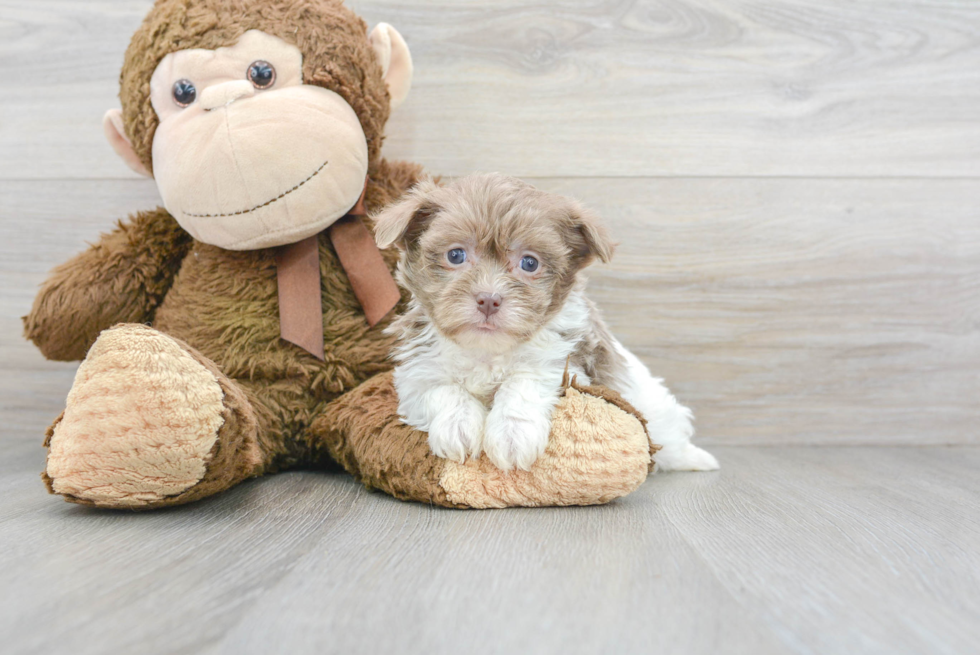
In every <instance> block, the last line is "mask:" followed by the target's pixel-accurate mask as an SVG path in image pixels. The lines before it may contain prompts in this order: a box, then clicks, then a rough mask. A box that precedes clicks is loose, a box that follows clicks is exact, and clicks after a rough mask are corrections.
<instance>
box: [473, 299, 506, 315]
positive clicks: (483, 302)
mask: <svg viewBox="0 0 980 655" xmlns="http://www.w3.org/2000/svg"><path fill="white" fill-rule="evenodd" d="M501 302H502V300H501V298H500V294H497V293H478V294H476V308H477V309H479V310H480V311H481V312H483V315H484V316H486V317H487V318H490V317H491V316H493V315H494V314H496V313H497V312H499V311H500V303H501Z"/></svg>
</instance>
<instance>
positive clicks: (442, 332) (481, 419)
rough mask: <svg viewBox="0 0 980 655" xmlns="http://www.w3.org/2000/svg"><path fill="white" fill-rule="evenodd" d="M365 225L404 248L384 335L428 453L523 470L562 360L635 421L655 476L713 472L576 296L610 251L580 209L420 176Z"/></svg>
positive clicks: (510, 190) (481, 184)
mask: <svg viewBox="0 0 980 655" xmlns="http://www.w3.org/2000/svg"><path fill="white" fill-rule="evenodd" d="M375 220H376V227H375V236H376V239H377V241H378V245H379V246H381V247H387V246H390V245H392V244H397V245H398V246H399V248H400V249H401V250H402V257H401V261H400V263H399V265H398V280H399V282H400V284H402V286H404V287H405V288H406V289H408V290H409V291H411V292H412V300H411V302H410V304H409V307H408V309H407V311H406V312H405V313H404V314H403V315H402V316H400V317H399V318H398V319H397V320H396V321H395V322H394V323H393V324H392V325H391V327H390V328H389V330H391V332H392V333H393V334H395V335H397V337H398V339H399V342H398V344H397V346H396V348H395V351H394V355H393V356H394V359H395V361H396V367H395V372H394V376H395V388H396V389H397V391H398V397H399V406H398V411H399V414H400V415H401V417H402V419H403V420H404V421H405V422H406V423H407V424H409V425H411V426H413V427H416V428H418V429H419V430H423V431H426V432H428V434H429V439H428V440H429V446H430V447H431V448H432V452H433V453H435V454H436V455H438V456H440V457H445V458H448V459H452V460H456V461H459V462H462V461H464V460H465V458H466V457H467V456H470V457H477V456H479V454H480V453H481V452H485V453H486V454H487V456H488V457H489V458H490V460H491V461H492V462H493V463H494V464H495V465H496V466H497V467H499V468H501V469H504V470H507V469H511V468H513V467H514V466H516V467H518V468H520V469H525V470H526V469H528V468H530V466H531V465H532V464H533V463H534V461H535V459H537V458H538V457H539V456H540V455H541V454H542V453H543V452H544V450H545V447H546V446H547V443H548V434H549V432H550V426H551V414H552V411H553V409H554V407H555V404H556V403H557V401H558V397H559V390H560V386H561V380H562V374H563V372H564V369H565V366H566V362H568V365H569V371H570V373H572V374H575V375H577V376H578V379H579V381H580V382H583V383H586V384H590V383H591V384H601V385H604V386H606V387H609V388H611V389H614V390H615V391H618V392H619V393H620V394H622V395H623V396H624V397H625V398H626V400H628V401H629V402H630V403H631V404H632V405H633V406H634V407H636V409H637V410H639V411H640V413H641V414H643V416H644V417H645V418H646V419H647V421H648V426H647V427H648V429H649V433H650V439H651V440H652V441H653V442H654V443H657V444H660V445H662V446H663V449H662V450H661V451H660V452H659V453H658V454H657V457H656V461H657V464H658V467H659V468H660V469H661V470H694V471H704V470H713V469H716V468H718V462H717V461H716V460H715V458H714V457H713V456H712V455H711V454H709V453H708V452H706V451H704V450H702V449H700V448H698V447H696V446H694V445H693V444H691V436H692V434H693V433H694V429H693V427H692V425H691V412H690V410H688V409H687V408H686V407H684V406H683V405H681V404H679V403H678V402H677V400H676V399H675V398H674V396H673V395H671V394H670V392H669V391H668V390H667V388H666V387H664V385H663V383H662V381H661V380H659V379H657V378H654V377H653V376H652V375H650V372H649V371H648V370H647V368H646V367H645V366H644V365H643V363H642V362H640V360H639V359H637V358H636V356H634V355H633V354H632V353H630V352H629V351H628V350H626V349H625V348H624V347H623V346H622V345H621V344H620V343H619V341H617V340H616V338H615V337H613V336H612V334H610V332H609V330H608V329H607V328H606V325H605V323H604V322H603V320H602V317H601V316H600V315H599V311H598V310H597V308H596V307H595V305H594V304H593V303H592V302H591V301H590V300H589V299H588V298H586V296H585V279H584V276H583V275H582V273H581V272H582V270H583V269H584V268H585V267H586V266H588V265H589V264H590V263H592V262H593V261H594V260H595V259H599V260H600V261H603V262H606V261H608V260H609V258H610V257H611V256H612V252H613V243H612V241H611V240H610V238H609V236H608V234H607V233H606V231H605V229H604V228H603V226H602V225H601V224H600V223H599V222H598V220H597V219H596V218H595V217H594V216H593V215H592V214H590V213H589V212H587V211H586V210H585V209H583V208H582V207H581V206H580V205H579V204H578V203H576V202H575V201H573V200H570V199H568V198H563V197H560V196H556V195H552V194H548V193H544V192H542V191H539V190H537V189H535V188H533V187H531V186H530V185H528V184H525V183H523V182H521V181H519V180H517V179H514V178H509V177H505V176H502V175H496V174H492V175H473V176H469V177H465V178H462V179H458V180H456V181H454V182H452V183H450V184H447V185H446V186H438V185H436V184H435V183H433V182H431V181H423V182H421V183H419V184H418V185H417V186H416V187H415V188H414V189H413V190H412V191H411V192H410V193H409V194H408V196H407V197H406V198H405V199H404V200H402V201H401V202H398V203H397V204H395V205H392V206H390V207H388V208H387V209H385V210H384V211H383V212H382V213H381V214H380V215H378V216H377V217H375ZM460 251H463V253H464V254H462V255H461V254H460ZM528 257H530V258H532V259H533V260H534V262H536V265H535V263H533V262H531V261H529V260H527V259H525V258H528ZM461 260H462V261H461ZM526 269H532V270H526Z"/></svg>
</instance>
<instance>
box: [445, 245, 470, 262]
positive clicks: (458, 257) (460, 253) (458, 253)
mask: <svg viewBox="0 0 980 655" xmlns="http://www.w3.org/2000/svg"><path fill="white" fill-rule="evenodd" d="M446 259H447V260H448V261H449V263H450V264H452V265H453V266H459V265H460V264H462V263H463V262H465V261H466V251H465V250H463V249H462V248H453V249H452V250H450V251H449V252H447V253H446Z"/></svg>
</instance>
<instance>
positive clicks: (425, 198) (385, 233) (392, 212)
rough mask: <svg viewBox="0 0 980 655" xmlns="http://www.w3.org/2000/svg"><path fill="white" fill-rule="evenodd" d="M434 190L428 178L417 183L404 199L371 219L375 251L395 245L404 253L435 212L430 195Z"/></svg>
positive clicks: (436, 186) (435, 186)
mask: <svg viewBox="0 0 980 655" xmlns="http://www.w3.org/2000/svg"><path fill="white" fill-rule="evenodd" d="M438 188H439V185H438V184H436V183H435V182H433V181H432V180H431V179H429V178H426V179H423V180H419V182H418V183H417V184H416V185H415V186H414V187H412V189H411V191H409V192H408V194H407V195H406V196H405V198H403V199H402V200H399V201H398V202H396V203H394V204H393V205H388V206H387V207H385V208H384V209H382V210H381V212H380V213H379V214H377V215H376V216H374V240H375V241H376V242H377V244H378V247H379V248H387V247H389V246H391V245H396V246H398V248H400V249H401V250H407V249H408V247H409V246H411V245H412V244H413V243H414V242H415V241H416V240H417V239H418V237H419V235H420V234H421V233H422V232H423V231H424V230H425V226H426V224H427V223H428V220H429V219H430V218H432V216H433V214H435V213H436V211H437V210H438V208H437V207H436V206H435V204H434V203H433V202H432V198H431V195H432V192H433V191H435V190H436V189H438Z"/></svg>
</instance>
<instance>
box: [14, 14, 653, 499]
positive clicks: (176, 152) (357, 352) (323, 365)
mask: <svg viewBox="0 0 980 655" xmlns="http://www.w3.org/2000/svg"><path fill="white" fill-rule="evenodd" d="M411 75H412V64H411V57H410V55H409V51H408V48H407V46H406V44H405V41H404V40H403V39H402V37H401V36H400V35H399V34H398V32H397V31H395V30H394V29H393V28H392V27H391V26H388V25H386V24H383V23H382V24H380V25H378V26H377V27H375V28H374V29H373V30H372V31H371V32H370V34H369V33H368V31H367V26H366V25H365V23H364V22H363V21H362V20H361V19H360V18H359V17H357V16H356V15H355V14H353V13H352V12H351V11H350V10H348V9H347V8H346V7H344V6H343V5H342V3H341V2H339V1H338V0H277V1H275V2H269V1H268V0H238V1H236V2H227V1H226V0H158V2H157V3H156V4H155V5H154V7H153V8H152V10H151V11H150V13H149V15H148V16H147V17H146V20H145V21H144V23H143V25H142V26H141V27H140V29H139V30H138V31H137V32H136V34H135V35H134V36H133V39H132V42H131V44H130V46H129V48H128V50H127V51H126V56H125V62H124V65H123V69H122V74H121V77H120V83H121V90H120V99H121V101H122V110H121V111H120V110H112V111H110V112H108V113H107V114H106V117H105V120H104V127H105V131H106V135H107V137H108V139H109V141H110V143H111V145H112V146H113V148H114V149H115V151H116V152H117V153H118V154H119V155H120V156H121V157H122V159H123V160H124V161H125V162H126V163H127V164H128V165H129V166H130V167H131V168H133V169H134V170H136V171H137V172H139V173H141V174H143V175H146V176H150V177H153V179H154V180H155V181H156V184H157V186H158V188H159V191H160V195H161V197H162V199H163V203H164V206H163V207H160V208H158V209H155V210H152V211H145V212H139V213H137V214H135V215H133V216H131V217H130V218H129V219H128V220H126V221H124V222H121V223H120V224H119V225H118V227H117V228H116V229H115V230H114V231H112V232H110V233H108V234H106V235H104V236H102V238H101V239H100V240H99V241H98V242H97V243H96V244H95V245H93V246H91V247H90V248H89V249H88V250H87V251H85V252H83V253H81V254H80V255H78V256H76V257H75V258H74V259H72V260H70V261H68V262H66V263H65V264H62V265H61V266H58V267H57V268H56V269H55V270H54V271H53V272H52V273H51V275H50V277H49V278H48V280H47V281H46V282H45V283H44V284H43V286H42V288H41V290H40V292H39V294H38V296H37V299H36V300H35V302H34V306H33V308H32V310H31V312H30V314H29V315H28V316H26V317H25V319H24V324H25V334H26V336H27V337H28V338H29V339H31V340H32V341H33V342H34V343H35V344H37V346H38V347H39V348H40V350H41V352H42V353H43V354H44V355H45V356H46V357H48V358H50V359H55V360H63V361H69V360H79V359H82V360H84V361H82V363H81V365H80V367H79V369H78V372H77V374H76V378H75V382H74V385H73V387H72V389H71V391H70V393H69V395H68V399H67V402H66V408H65V410H64V412H63V413H62V415H61V416H60V417H59V418H58V419H57V420H56V421H55V423H54V425H53V426H52V427H51V428H50V429H49V431H48V437H47V440H46V442H45V445H46V446H47V447H48V459H47V465H46V471H45V472H44V474H43V477H44V479H45V481H46V483H47V485H48V488H49V490H50V491H51V492H52V493H56V494H60V495H62V496H63V497H64V498H65V499H67V500H69V501H71V502H77V503H83V504H88V505H96V506H101V507H115V508H129V509H141V508H143V509H145V508H153V507H161V506H167V505H176V504H181V503H186V502H189V501H193V500H197V499H200V498H203V497H206V496H209V495H211V494H214V493H217V492H219V491H222V490H224V489H227V488H229V487H231V486H233V485H235V484H237V483H238V482H240V481H242V480H244V479H246V478H249V477H254V476H259V475H264V474H269V473H273V472H276V471H281V470H284V469H288V468H290V467H294V466H298V465H303V466H316V465H327V464H329V463H331V462H339V463H340V464H342V465H343V466H344V467H345V468H346V469H347V470H348V471H350V472H351V473H352V474H353V475H355V476H356V477H357V478H358V479H360V480H362V481H363V482H364V483H365V484H367V485H368V486H369V487H374V488H379V489H382V490H384V491H386V492H388V493H390V494H392V495H395V496H397V497H400V498H405V499H411V500H418V501H422V502H430V503H437V504H441V505H446V506H451V507H502V506H507V505H555V504H591V503H600V502H606V501H608V500H610V499H612V498H615V497H618V496H622V495H624V494H625V493H628V492H629V491H631V490H632V489H633V488H635V487H636V486H637V485H638V484H639V483H640V482H642V480H643V479H644V478H645V476H646V473H647V470H648V467H649V465H650V461H651V459H650V447H649V445H648V440H647V438H646V435H645V432H644V425H643V423H642V420H641V419H639V418H638V416H637V415H636V413H635V411H633V410H632V408H630V407H629V406H628V405H626V404H625V403H623V402H622V401H620V400H619V399H617V398H615V397H613V396H611V395H610V394H609V392H606V391H605V390H602V389H595V388H581V387H577V386H576V385H575V384H574V383H572V382H568V383H567V384H566V385H565V389H566V390H565V396H564V397H563V398H562V400H561V402H560V403H559V407H558V410H557V412H556V415H555V422H554V425H555V427H554V431H553V435H552V443H551V445H550V446H549V449H548V452H547V453H546V454H545V456H544V457H542V458H541V460H540V461H539V462H538V463H537V464H536V465H535V467H534V468H533V469H532V470H531V471H526V472H524V471H522V472H515V473H511V474H506V473H503V472H500V471H497V470H496V469H494V468H493V467H492V465H489V464H488V462H486V461H485V460H477V461H470V462H467V463H465V464H460V463H455V462H448V461H446V460H442V459H439V458H436V457H434V456H433V455H431V453H429V451H428V448H427V444H426V441H425V435H424V434H420V433H418V432H417V431H414V430H412V429H411V428H408V427H406V426H405V425H403V424H402V423H401V422H400V421H399V420H398V418H397V416H396V408H397V399H396V398H395V394H394V390H393V387H392V384H391V376H390V372H388V371H389V369H390V368H391V363H390V362H389V360H388V352H389V349H390V346H391V337H390V336H388V335H386V334H385V332H384V328H385V327H386V325H387V324H388V323H389V322H390V320H391V316H392V314H393V313H394V312H395V311H397V308H395V309H394V310H393V308H394V307H395V305H396V303H399V302H400V301H403V300H404V298H400V296H399V292H398V290H397V288H396V287H395V286H394V283H393V281H392V279H391V275H390V270H391V269H393V268H394V264H395V261H396V259H397V254H396V253H395V252H394V251H392V252H388V251H385V252H380V251H378V250H377V248H376V247H374V245H373V240H372V239H371V227H372V225H371V221H370V219H369V218H367V215H366V214H367V212H368V211H374V210H378V209H380V208H381V207H382V206H384V205H385V204H386V203H388V202H390V201H392V200H394V199H396V198H398V197H399V196H400V195H401V194H402V193H403V192H405V191H406V190H407V189H408V188H410V187H411V186H412V185H413V184H414V183H415V182H416V180H417V179H418V178H419V177H420V175H421V168H420V167H419V166H417V165H415V164H410V163H405V162H388V161H386V160H385V159H383V158H382V157H381V144H382V140H383V130H384V125H385V122H386V121H387V119H388V115H389V111H390V109H391V108H392V107H393V106H395V105H397V104H398V103H399V102H401V101H402V100H403V99H404V97H405V95H406V94H407V92H408V89H409V86H410V83H411Z"/></svg>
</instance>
